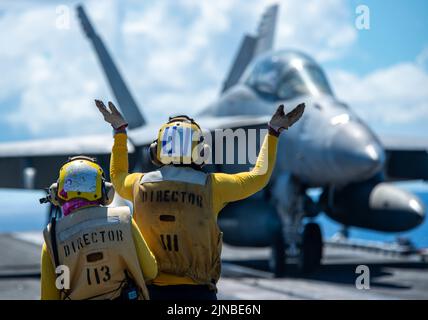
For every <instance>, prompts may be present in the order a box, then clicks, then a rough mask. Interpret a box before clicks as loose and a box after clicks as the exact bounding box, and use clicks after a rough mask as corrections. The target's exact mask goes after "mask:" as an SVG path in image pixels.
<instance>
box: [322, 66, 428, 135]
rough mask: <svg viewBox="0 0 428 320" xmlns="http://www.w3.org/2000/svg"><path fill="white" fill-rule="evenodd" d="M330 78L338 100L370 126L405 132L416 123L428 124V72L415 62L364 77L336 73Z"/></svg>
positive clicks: (340, 71) (391, 67)
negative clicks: (341, 100) (347, 105)
mask: <svg viewBox="0 0 428 320" xmlns="http://www.w3.org/2000/svg"><path fill="white" fill-rule="evenodd" d="M330 78H331V80H332V83H333V87H334V88H335V92H336V93H337V95H338V96H339V98H341V99H343V100H344V101H346V102H347V103H349V104H350V106H351V107H352V108H353V109H354V110H355V111H356V112H357V113H358V114H359V115H360V116H361V117H362V118H363V119H365V120H366V121H368V122H369V123H371V124H375V125H376V126H383V127H385V128H386V127H390V126H394V128H397V127H398V128H400V125H402V126H401V128H403V129H404V127H403V126H407V125H411V124H412V123H414V122H419V123H421V122H424V123H426V122H428V90H427V88H428V73H427V72H426V71H425V70H424V69H422V68H421V67H420V66H419V65H418V64H417V63H416V62H402V63H399V64H395V65H392V66H390V67H388V68H384V69H379V70H375V71H373V72H371V73H369V74H367V75H364V76H357V75H355V74H352V73H350V72H346V71H343V70H336V71H333V72H331V73H330Z"/></svg>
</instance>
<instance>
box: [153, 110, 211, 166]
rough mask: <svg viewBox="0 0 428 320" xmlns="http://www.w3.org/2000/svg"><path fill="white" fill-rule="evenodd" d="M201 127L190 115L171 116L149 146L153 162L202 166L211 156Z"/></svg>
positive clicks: (160, 164)
mask: <svg viewBox="0 0 428 320" xmlns="http://www.w3.org/2000/svg"><path fill="white" fill-rule="evenodd" d="M209 150H210V149H209V146H208V145H207V144H206V143H204V136H203V133H202V130H201V127H200V126H199V125H198V124H197V123H196V122H195V121H194V120H193V119H192V118H190V117H188V116H185V115H180V116H176V117H170V118H169V121H168V122H167V123H165V124H164V125H163V126H162V127H161V128H160V129H159V132H158V137H157V139H156V140H155V141H153V143H152V144H151V145H150V147H149V153H150V159H151V161H152V163H153V164H155V165H157V166H162V165H166V164H175V165H196V166H199V167H202V166H203V165H204V163H205V161H206V158H207V157H208V156H209Z"/></svg>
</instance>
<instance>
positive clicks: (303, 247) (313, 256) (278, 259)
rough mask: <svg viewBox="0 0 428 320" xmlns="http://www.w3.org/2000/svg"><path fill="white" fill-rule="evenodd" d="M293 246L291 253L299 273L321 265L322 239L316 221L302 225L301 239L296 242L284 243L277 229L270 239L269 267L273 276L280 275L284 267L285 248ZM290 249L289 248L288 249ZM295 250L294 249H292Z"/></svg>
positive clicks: (305, 272)
mask: <svg viewBox="0 0 428 320" xmlns="http://www.w3.org/2000/svg"><path fill="white" fill-rule="evenodd" d="M290 247H295V248H296V249H297V252H295V253H294V254H292V255H291V256H290V258H293V260H295V261H296V262H297V269H298V271H299V273H303V274H307V273H311V272H313V271H315V270H316V269H318V268H319V266H320V265H321V259H322V254H323V241H322V233H321V228H320V226H319V225H318V224H317V223H314V222H309V223H307V224H306V225H305V226H304V229H303V232H302V234H301V240H300V243H298V244H294V245H291V244H286V243H285V241H284V237H283V235H282V234H281V231H278V232H277V233H276V234H275V235H274V237H273V240H272V245H271V255H270V258H269V269H270V270H271V272H272V273H273V274H274V275H275V277H282V276H283V275H284V273H285V269H286V266H285V265H286V260H287V254H286V252H287V248H290ZM288 251H290V250H288ZM293 251H296V250H293Z"/></svg>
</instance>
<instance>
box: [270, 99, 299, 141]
mask: <svg viewBox="0 0 428 320" xmlns="http://www.w3.org/2000/svg"><path fill="white" fill-rule="evenodd" d="M304 110H305V104H304V103H301V104H299V105H298V106H297V107H295V108H294V109H293V110H291V111H290V112H289V113H287V114H285V113H284V105H283V104H281V105H280V106H279V107H278V109H277V110H276V112H275V114H274V115H273V116H272V119H270V121H269V123H268V126H269V132H271V133H272V134H274V135H276V136H279V134H280V133H281V131H283V130H284V129H285V130H287V129H288V128H289V127H291V126H292V125H293V124H294V123H296V122H297V120H299V119H300V118H301V117H302V114H303V111H304Z"/></svg>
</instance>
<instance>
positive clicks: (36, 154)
mask: <svg viewBox="0 0 428 320" xmlns="http://www.w3.org/2000/svg"><path fill="white" fill-rule="evenodd" d="M77 13H78V17H79V19H80V22H81V25H82V27H83V30H84V32H85V34H86V36H87V38H88V39H89V41H90V42H91V43H92V45H93V48H94V49H95V53H96V55H97V57H98V59H99V61H100V65H101V67H102V68H103V70H104V73H105V75H106V78H107V80H108V83H109V85H110V87H111V89H112V91H113V93H114V96H115V98H116V103H117V104H118V105H119V106H120V109H121V111H122V113H123V114H124V116H125V118H126V119H127V121H128V122H129V129H130V130H129V138H130V139H129V141H130V142H129V146H128V147H129V152H130V158H129V162H130V170H131V171H139V172H144V171H147V170H151V169H153V167H152V164H151V163H150V161H149V159H148V156H147V152H146V149H147V146H148V145H149V144H150V143H151V142H152V141H153V140H154V138H155V136H156V134H157V130H158V128H159V127H160V124H156V123H153V124H149V123H147V122H146V120H145V118H144V116H143V115H142V113H141V111H140V109H139V107H138V106H137V103H136V102H135V100H134V98H133V97H132V95H131V93H130V90H129V89H128V87H127V85H126V84H125V82H124V80H123V79H122V77H121V75H120V72H119V70H118V69H117V67H116V66H115V63H114V62H113V60H112V58H111V56H110V54H109V52H108V50H107V48H106V46H105V45H104V43H103V41H102V39H101V38H100V36H99V35H98V34H97V32H96V31H95V29H94V27H93V26H92V24H91V22H90V20H89V18H88V16H87V15H86V13H85V10H84V8H83V7H82V6H78V7H77ZM277 13H278V6H277V5H274V6H271V7H269V8H268V9H267V11H266V12H265V13H264V15H263V17H262V19H261V22H260V25H259V27H258V30H257V32H256V34H254V35H245V36H244V38H243V40H242V43H241V44H240V47H239V50H238V52H237V54H236V56H235V58H234V61H233V63H232V67H231V68H230V71H229V72H228V74H227V76H226V80H225V81H224V83H223V86H222V90H221V93H220V95H219V97H218V99H217V100H216V101H214V102H213V103H212V104H210V105H209V106H208V107H206V108H204V109H202V111H201V112H200V113H199V114H198V115H196V117H195V119H196V120H197V121H198V122H199V123H200V124H201V126H202V127H203V128H204V129H206V130H207V131H208V132H210V133H212V134H214V133H213V132H214V131H215V130H216V129H232V130H237V129H239V130H244V131H245V132H249V131H250V130H249V129H260V128H265V127H266V123H267V121H268V120H269V118H270V115H271V114H273V112H274V110H275V108H276V107H277V106H278V105H279V104H284V105H285V106H286V109H287V108H288V109H290V108H292V107H294V106H296V105H297V104H299V103H301V102H305V103H306V110H305V113H304V115H303V117H302V119H301V120H300V121H299V122H298V123H297V124H296V125H295V126H293V128H291V129H290V130H289V131H288V132H287V133H286V134H283V135H281V138H280V141H279V146H278V155H277V163H276V168H275V170H274V173H273V176H272V179H271V182H270V183H269V184H268V186H267V187H266V188H265V189H264V190H262V191H261V192H258V193H257V194H255V195H254V196H252V197H250V198H249V199H247V200H243V201H239V202H236V203H233V204H230V205H228V206H227V207H226V208H225V209H224V210H223V212H221V214H220V215H219V220H218V223H219V225H220V228H221V229H222V231H223V232H224V241H225V242H226V243H229V244H231V245H234V246H245V247H267V246H270V247H271V248H272V254H271V259H270V265H271V268H272V270H273V271H274V272H275V273H276V274H281V273H282V271H283V269H284V265H285V261H286V259H287V258H288V257H293V258H294V259H297V262H298V266H299V267H300V268H301V270H302V271H310V270H313V269H314V268H316V267H317V266H318V265H319V264H320V261H321V258H322V248H323V240H322V235H321V229H320V227H319V225H318V224H317V223H315V222H314V218H315V217H316V216H317V215H318V214H319V213H321V212H324V213H325V214H327V215H328V216H329V217H330V218H332V219H334V220H335V221H337V222H339V223H341V224H343V225H344V226H346V227H352V226H355V227H360V228H365V229H369V230H378V231H385V232H400V231H405V230H410V229H412V228H414V227H416V226H418V225H419V224H421V222H422V221H423V220H424V216H425V208H424V206H423V204H422V202H421V201H420V200H419V199H418V198H417V197H416V196H415V195H413V194H411V193H408V192H406V191H404V190H401V189H399V188H398V187H396V186H395V185H393V184H392V183H391V182H393V181H397V180H417V179H423V180H426V179H428V155H427V149H428V146H427V144H424V143H421V142H418V141H406V140H405V139H397V138H394V139H390V138H388V137H378V136H376V135H375V134H374V133H373V131H372V130H371V129H370V128H369V127H368V126H367V125H366V124H365V123H364V122H363V121H362V120H361V119H360V118H359V117H358V116H357V115H356V114H355V113H354V112H353V111H352V109H351V108H350V107H349V106H348V105H347V104H345V103H343V102H342V101H339V100H338V99H337V98H336V97H335V95H334V93H333V91H332V89H331V86H330V85H329V82H328V80H327V78H326V76H325V74H324V72H323V70H322V68H321V67H320V65H319V64H317V62H316V61H315V60H314V59H312V58H311V57H310V56H308V55H306V54H304V53H302V52H299V51H293V50H273V40H274V33H275V25H276V17H277ZM160 94H161V93H160ZM146 111H147V110H146ZM183 112H185V110H183ZM167 116H168V115H165V118H166V117H167ZM256 132H257V133H256V134H255V135H253V136H252V135H250V134H248V135H247V136H248V140H247V141H246V143H247V144H248V145H250V144H251V143H252V144H254V143H255V142H260V140H261V138H262V132H265V131H262V130H256ZM258 145H260V144H258ZM111 146H112V137H111V136H109V135H108V136H103V135H97V136H87V135H85V136H81V137H68V138H57V139H48V140H43V141H41V140H39V141H35V140H34V141H28V142H18V143H17V142H13V143H4V144H1V145H0V168H1V172H0V187H2V188H35V189H42V188H44V187H47V186H48V185H49V184H50V183H51V182H52V181H53V180H54V179H55V178H56V177H55V174H56V173H57V172H58V170H57V169H58V168H59V166H60V165H61V164H62V163H63V162H64V161H65V160H66V159H67V157H68V156H70V155H77V154H85V155H90V156H95V157H97V159H98V161H99V163H100V164H101V165H102V166H103V167H104V168H105V169H106V172H108V170H107V168H108V167H109V155H110V151H111ZM221 151H222V150H221ZM219 152H220V150H216V148H214V147H213V148H212V158H215V157H216V155H218V154H219ZM234 153H235V154H236V155H238V156H239V155H240V154H239V153H240V149H239V148H238V147H235V148H234ZM221 157H223V155H222V156H221ZM245 159H246V160H245V161H244V162H243V163H242V162H241V163H235V162H233V163H228V162H227V161H219V162H218V161H212V163H211V164H210V165H208V166H206V170H215V171H222V172H228V173H230V172H237V171H238V170H248V169H249V167H250V166H251V165H252V164H253V163H250V161H249V160H248V158H245ZM311 188H318V189H320V190H322V192H321V195H320V196H319V198H318V199H316V200H314V199H313V198H311V197H309V196H308V194H307V193H308V190H310V189H311Z"/></svg>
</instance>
